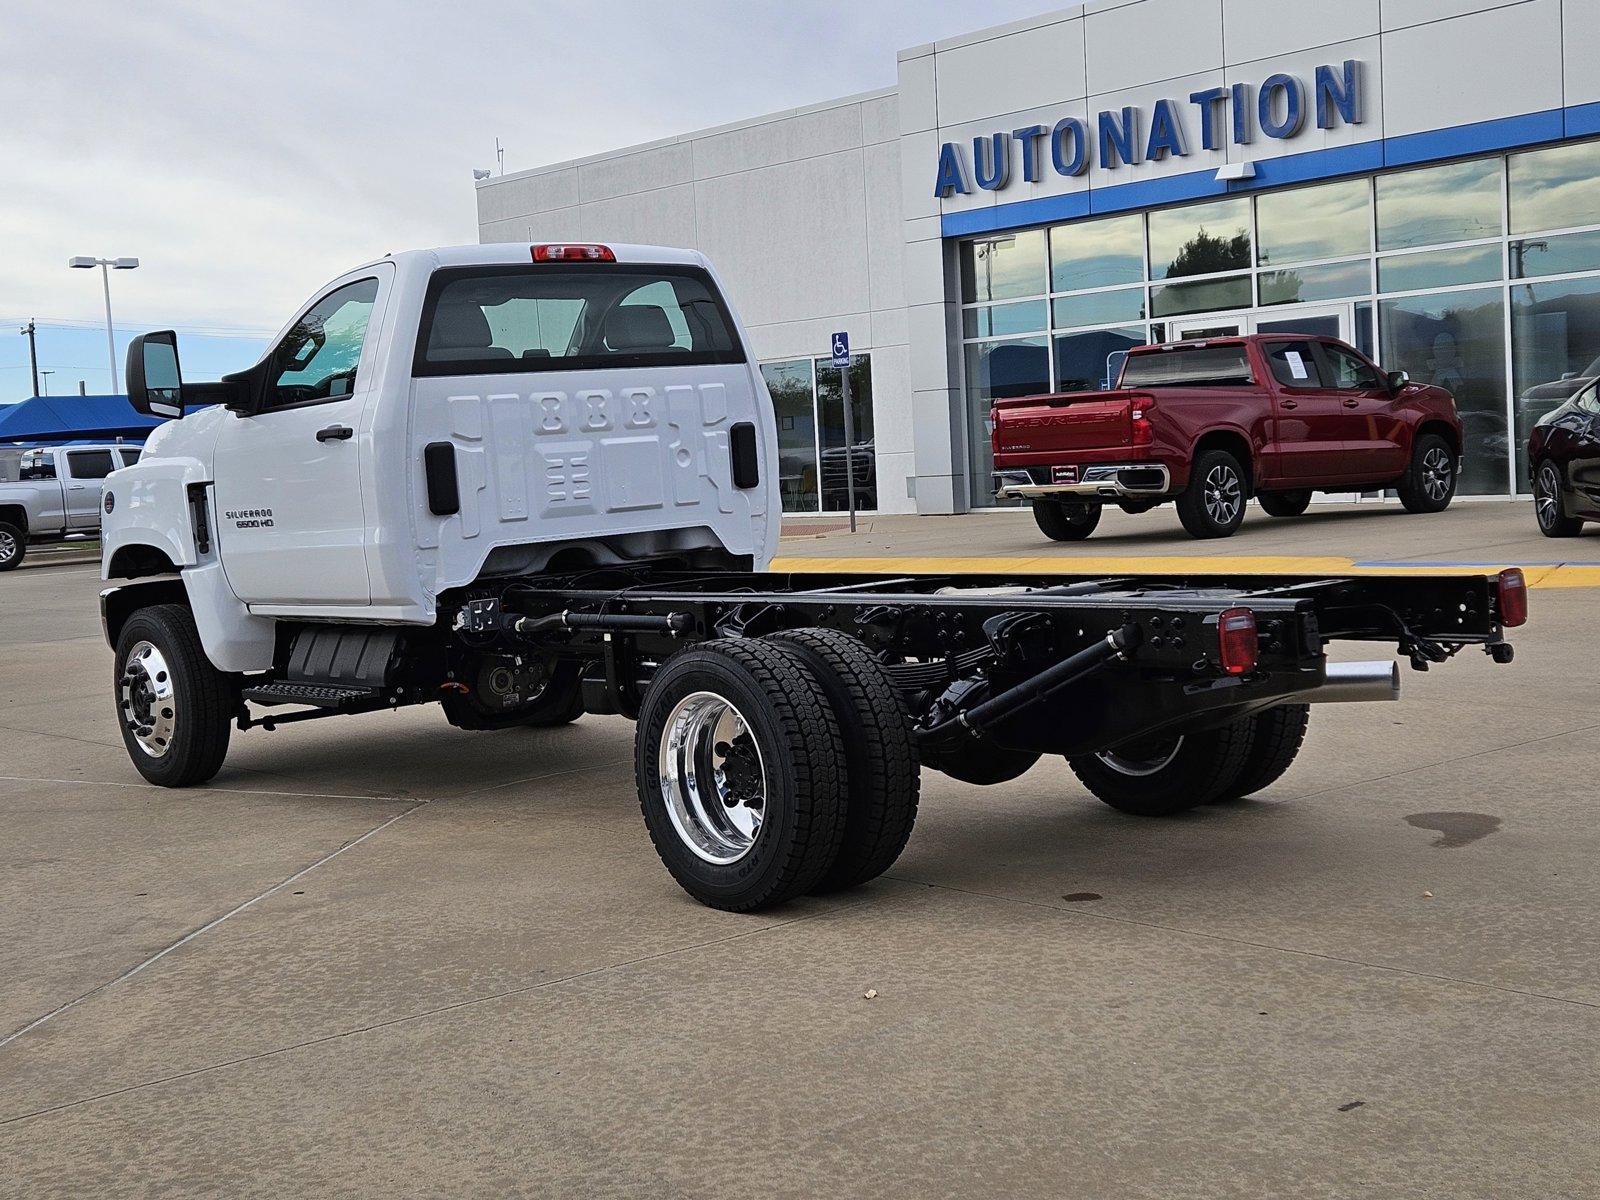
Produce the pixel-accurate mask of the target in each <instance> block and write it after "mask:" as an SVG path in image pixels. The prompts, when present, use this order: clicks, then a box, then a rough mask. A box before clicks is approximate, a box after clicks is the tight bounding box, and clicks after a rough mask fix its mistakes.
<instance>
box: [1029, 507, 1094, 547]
mask: <svg viewBox="0 0 1600 1200" xmlns="http://www.w3.org/2000/svg"><path fill="white" fill-rule="evenodd" d="M1033 519H1034V521H1035V522H1036V523H1037V524H1038V526H1039V531H1040V532H1041V533H1043V534H1044V535H1045V537H1047V538H1049V539H1050V540H1051V541H1053V542H1081V541H1083V539H1084V538H1086V537H1088V536H1089V535H1090V534H1091V533H1093V532H1094V530H1095V526H1096V525H1098V524H1100V502H1099V501H1098V500H1085V501H1073V500H1053V499H1051V498H1050V497H1049V496H1040V497H1039V498H1038V499H1037V500H1035V501H1034V502H1033Z"/></svg>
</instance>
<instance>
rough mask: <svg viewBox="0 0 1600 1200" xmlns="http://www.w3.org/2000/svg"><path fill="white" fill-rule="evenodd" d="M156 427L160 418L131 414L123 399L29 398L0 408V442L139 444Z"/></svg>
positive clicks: (115, 397)
mask: <svg viewBox="0 0 1600 1200" xmlns="http://www.w3.org/2000/svg"><path fill="white" fill-rule="evenodd" d="M159 424H161V418H159V417H147V416H145V415H144V414H143V413H138V412H135V411H134V410H133V405H131V404H129V403H128V398H127V397H126V396H33V397H30V398H29V399H27V400H24V401H22V402H21V403H19V404H12V405H9V406H8V407H6V408H0V442H67V441H80V440H84V439H91V440H104V441H109V440H111V439H113V438H119V437H120V438H125V439H127V440H129V441H136V442H142V441H144V439H145V438H147V437H149V436H150V431H151V430H152V429H154V428H155V427H156V426H157V425H159Z"/></svg>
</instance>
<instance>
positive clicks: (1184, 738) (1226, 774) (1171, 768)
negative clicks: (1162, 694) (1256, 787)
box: [1067, 718, 1254, 817]
mask: <svg viewBox="0 0 1600 1200" xmlns="http://www.w3.org/2000/svg"><path fill="white" fill-rule="evenodd" d="M1253 731H1254V724H1253V722H1252V721H1251V720H1250V719H1249V718H1245V719H1243V720H1240V721H1234V722H1232V723H1231V724H1228V725H1223V726H1221V727H1220V728H1217V729H1203V730H1200V731H1199V732H1196V733H1186V734H1182V735H1180V736H1178V737H1169V738H1161V737H1159V736H1158V737H1155V738H1149V739H1146V740H1145V741H1143V742H1141V743H1137V744H1134V745H1130V746H1121V747H1118V748H1117V749H1116V750H1109V751H1102V752H1100V753H1098V754H1083V755H1077V756H1074V757H1070V758H1068V759H1067V765H1069V766H1070V767H1071V768H1072V772H1073V774H1074V775H1076V776H1077V777H1078V779H1079V780H1080V781H1081V782H1082V783H1083V786H1084V787H1086V788H1088V789H1089V790H1090V791H1091V792H1093V793H1094V794H1095V795H1096V796H1097V797H1099V798H1100V799H1101V800H1103V801H1105V802H1106V803H1107V804H1109V805H1110V806H1111V807H1112V808H1114V809H1116V810H1117V811H1118V812H1125V813H1129V814H1131V815H1133V816H1136V817H1170V816H1173V815H1175V814H1177V813H1181V812H1187V811H1188V810H1189V809H1191V808H1196V807H1198V806H1199V805H1202V804H1208V803H1210V802H1211V801H1212V800H1215V799H1216V798H1217V797H1218V796H1221V795H1223V794H1225V793H1226V792H1227V791H1228V789H1229V788H1231V787H1233V786H1234V784H1235V783H1236V781H1237V780H1238V779H1239V777H1240V775H1241V773H1242V772H1243V770H1244V766H1245V762H1246V760H1247V759H1248V758H1249V755H1250V741H1251V736H1252V733H1253Z"/></svg>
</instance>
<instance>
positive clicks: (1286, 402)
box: [1279, 400, 1300, 408]
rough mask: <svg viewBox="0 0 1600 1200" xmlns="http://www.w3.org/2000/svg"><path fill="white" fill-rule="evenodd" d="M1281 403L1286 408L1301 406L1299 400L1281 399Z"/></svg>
mask: <svg viewBox="0 0 1600 1200" xmlns="http://www.w3.org/2000/svg"><path fill="white" fill-rule="evenodd" d="M1279 404H1281V405H1282V406H1283V407H1284V408H1299V407H1300V402H1299V401H1298V400H1281V401H1279Z"/></svg>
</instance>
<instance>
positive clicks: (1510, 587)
mask: <svg viewBox="0 0 1600 1200" xmlns="http://www.w3.org/2000/svg"><path fill="white" fill-rule="evenodd" d="M1495 599H1496V602H1497V603H1496V607H1497V608H1499V610H1500V624H1502V625H1504V626H1505V627H1506V628H1507V629H1514V628H1516V627H1517V626H1518V625H1526V624H1527V623H1528V581H1527V580H1526V579H1524V578H1523V577H1522V569H1521V568H1520V567H1507V568H1506V569H1505V570H1504V571H1501V572H1500V574H1499V575H1498V576H1496V577H1495Z"/></svg>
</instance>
